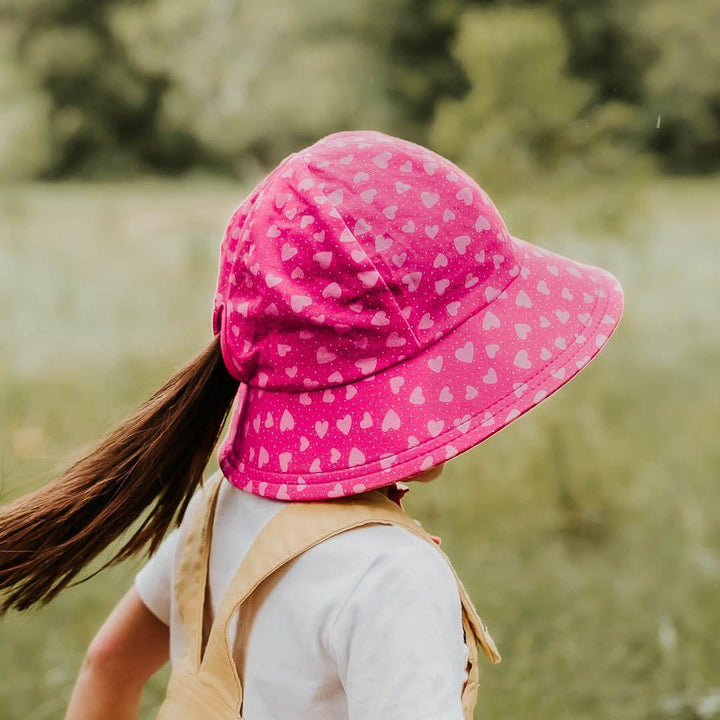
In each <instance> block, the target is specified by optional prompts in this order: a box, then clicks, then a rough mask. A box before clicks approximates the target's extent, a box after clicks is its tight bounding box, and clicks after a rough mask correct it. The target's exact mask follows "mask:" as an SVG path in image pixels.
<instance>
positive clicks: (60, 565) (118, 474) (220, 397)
mask: <svg viewBox="0 0 720 720" xmlns="http://www.w3.org/2000/svg"><path fill="white" fill-rule="evenodd" d="M238 386H239V383H238V381H237V380H236V379H235V378H233V377H232V376H231V375H230V374H229V373H228V371H227V369H226V367H225V365H224V363H223V358H222V353H221V349H220V339H219V336H216V337H215V339H214V340H213V341H212V342H211V343H210V344H209V345H208V346H207V347H206V348H205V349H204V350H203V351H202V352H200V353H199V354H198V355H197V356H196V357H194V358H193V359H192V360H190V361H189V362H187V363H186V364H185V365H184V366H183V367H182V368H181V369H180V370H179V371H178V372H177V373H176V374H175V375H173V376H172V377H171V378H170V379H169V380H168V381H167V382H166V383H165V384H164V385H163V386H162V387H161V388H160V389H159V390H158V391H157V392H156V393H155V394H154V395H152V397H150V398H149V399H148V400H146V401H145V402H144V403H143V404H142V405H141V406H140V407H139V408H138V409H137V410H135V411H134V412H133V413H132V414H131V415H130V416H129V417H127V418H126V419H125V420H123V421H122V422H121V423H120V424H119V425H118V426H117V427H116V428H115V429H114V430H112V431H110V432H109V433H108V434H107V435H106V436H105V437H103V438H102V439H101V440H100V441H99V442H98V443H97V444H96V445H95V446H94V448H93V449H92V450H91V451H90V452H89V453H88V454H87V455H85V456H84V457H83V458H81V459H80V460H78V461H77V462H75V463H73V464H72V465H71V466H70V467H69V468H68V469H67V470H65V472H63V473H62V474H61V475H60V476H59V477H57V478H56V479H55V480H53V481H52V482H50V483H49V484H47V485H45V486H44V487H41V488H40V489H39V490H36V491H35V492H32V493H29V494H27V495H25V496H23V497H21V498H19V499H18V500H15V501H14V502H12V503H10V504H9V505H7V506H6V507H3V508H0V594H1V595H2V596H3V601H2V603H1V604H0V613H5V612H6V611H7V610H9V609H11V608H14V609H17V610H26V609H28V608H29V607H31V606H32V605H34V604H36V603H40V604H43V605H44V604H46V603H47V602H49V601H50V600H52V599H53V598H54V597H55V596H56V595H57V594H58V593H59V592H60V591H61V590H63V589H64V588H65V587H67V586H68V584H69V583H70V580H72V578H73V577H75V575H77V573H78V572H79V571H80V570H81V569H82V568H83V567H85V566H86V565H87V564H88V563H89V562H90V561H91V560H93V559H94V558H95V557H96V556H97V555H98V554H99V553H100V552H102V551H103V550H104V549H105V548H106V547H107V546H108V545H110V543H111V542H113V541H114V540H116V539H117V538H118V537H120V536H121V535H122V534H123V533H124V532H125V531H126V530H127V529H128V528H129V527H130V526H131V525H132V524H133V523H134V522H135V521H136V520H137V519H138V518H140V517H141V516H142V514H143V513H144V512H145V511H146V510H148V509H149V512H148V514H147V517H146V518H145V519H144V520H143V522H142V523H141V524H140V525H139V527H138V529H137V530H136V531H135V532H134V534H133V535H132V537H130V539H129V540H128V541H127V542H126V543H125V544H124V545H123V546H122V547H121V548H120V549H119V550H118V551H117V552H116V553H115V554H114V555H113V556H112V557H111V559H110V560H108V562H107V563H105V564H104V565H103V566H102V567H101V568H100V569H99V570H97V571H96V572H95V573H93V575H96V574H97V573H98V572H100V571H101V570H104V569H105V568H106V567H109V566H111V565H115V564H117V563H119V562H122V561H123V560H125V559H127V558H129V557H131V556H132V555H134V554H136V553H138V552H139V551H141V550H142V549H143V548H144V547H145V546H146V545H149V553H152V552H154V551H155V550H156V549H157V547H158V545H159V544H160V542H161V541H162V539H163V537H164V535H165V533H166V532H167V530H168V528H169V527H170V525H171V523H172V521H173V518H174V517H175V516H176V514H177V519H176V523H175V524H176V525H177V524H179V523H180V521H181V520H182V517H183V515H184V513H185V510H186V509H187V505H188V503H189V501H190V498H191V497H192V495H193V493H194V491H195V489H196V488H197V486H198V484H199V483H201V481H202V478H203V472H204V470H205V466H206V465H207V462H208V459H209V458H210V454H211V453H212V451H213V448H214V447H215V444H216V442H217V440H218V437H219V435H220V432H221V430H222V428H223V425H224V422H225V419H226V417H227V414H228V412H229V410H230V407H231V405H232V400H233V398H234V396H235V394H236V392H237V390H238ZM151 506H152V507H151ZM93 575H91V576H90V577H93ZM87 579H89V578H85V580H87ZM83 582H84V580H83Z"/></svg>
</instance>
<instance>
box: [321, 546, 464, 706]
mask: <svg viewBox="0 0 720 720" xmlns="http://www.w3.org/2000/svg"><path fill="white" fill-rule="evenodd" d="M413 540H416V542H414V543H412V544H408V545H403V546H402V547H399V548H398V547H389V548H387V549H385V550H383V551H382V552H381V554H380V555H379V556H378V557H376V559H375V561H374V562H373V563H372V564H371V565H370V567H369V568H368V570H367V571H366V572H365V573H364V574H363V576H362V577H361V579H360V581H359V582H358V583H357V585H356V586H355V587H354V589H353V590H352V592H351V593H350V595H349V596H348V598H347V600H346V601H345V603H344V605H343V606H342V608H341V610H340V611H339V613H338V615H337V617H336V620H335V622H334V624H333V626H332V628H331V630H330V631H329V633H328V644H329V648H328V649H329V652H330V654H331V655H333V656H334V658H335V660H336V662H337V666H338V672H339V675H340V680H341V682H342V684H343V687H344V688H345V692H346V695H347V702H348V713H349V718H350V720H377V719H378V718H383V720H463V709H462V700H461V697H462V688H463V684H464V682H465V679H466V677H467V673H466V664H467V657H468V655H467V646H466V645H465V641H464V636H463V628H462V605H461V602H460V595H459V592H458V588H457V580H456V579H455V575H454V574H453V571H452V569H451V568H450V567H449V565H448V562H447V560H446V559H445V558H444V557H443V556H442V555H441V554H440V553H438V552H437V551H436V550H435V549H434V548H432V547H430V546H429V545H427V543H426V542H425V541H423V540H421V539H419V538H417V539H415V538H413Z"/></svg>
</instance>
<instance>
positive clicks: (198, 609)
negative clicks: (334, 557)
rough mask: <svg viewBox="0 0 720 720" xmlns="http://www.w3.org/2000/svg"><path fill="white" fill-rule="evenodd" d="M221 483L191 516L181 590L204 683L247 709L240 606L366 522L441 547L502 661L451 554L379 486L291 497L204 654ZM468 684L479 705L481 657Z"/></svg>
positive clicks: (469, 611) (245, 568)
mask: <svg viewBox="0 0 720 720" xmlns="http://www.w3.org/2000/svg"><path fill="white" fill-rule="evenodd" d="M221 482H222V475H220V474H219V473H217V474H216V475H214V476H211V477H210V478H209V479H208V480H207V481H206V485H208V486H209V488H206V490H205V492H208V491H209V492H210V496H209V498H208V500H207V502H206V503H205V506H204V511H203V512H197V513H194V516H193V518H191V519H190V523H189V525H190V526H189V528H188V534H187V536H186V541H185V547H184V549H183V550H182V551H181V552H182V555H181V560H180V564H179V568H178V575H177V583H176V593H177V602H178V609H179V611H180V617H181V619H182V623H183V630H184V632H185V637H186V639H187V642H186V652H187V653H189V660H190V662H191V665H192V667H193V668H194V671H195V672H196V673H197V674H198V675H199V676H201V678H202V679H203V682H204V683H207V684H209V685H212V686H213V687H214V688H215V690H216V692H217V693H218V695H220V697H222V699H223V701H224V702H225V703H227V704H228V705H229V706H230V707H234V706H236V707H237V708H238V710H239V709H240V706H241V703H242V687H241V683H240V679H239V678H238V675H237V669H236V667H235V663H234V660H233V657H232V649H231V648H230V645H229V643H228V639H227V633H228V629H229V625H230V622H231V619H232V617H233V615H234V613H235V611H236V610H237V609H238V608H239V606H240V605H241V604H242V603H243V602H244V601H245V599H246V598H247V597H248V596H249V595H250V594H251V593H252V592H253V591H254V590H255V589H256V588H257V587H258V586H259V585H260V583H262V582H263V580H265V579H266V578H268V577H269V576H270V575H272V573H273V572H275V571H276V570H278V569H279V568H280V567H282V566H283V565H285V564H286V563H287V562H289V561H290V560H292V559H294V558H295V557H298V556H299V555H301V554H302V553H303V552H305V551H306V550H308V549H309V548H311V547H313V546H315V545H317V544H318V543H320V542H322V541H323V540H325V539H327V538H329V537H331V536H333V535H336V534H338V533H340V532H344V531H346V530H349V529H351V528H354V527H360V526H362V525H369V524H376V523H380V524H392V525H402V526H404V527H406V528H407V529H408V530H410V531H411V532H413V533H414V534H415V535H417V536H419V537H421V538H423V539H424V540H426V541H427V542H429V543H431V544H432V546H433V547H434V548H436V549H437V550H438V551H439V552H441V553H442V554H443V556H444V557H445V558H446V560H447V562H448V564H449V565H450V567H451V568H452V569H453V573H454V575H455V578H456V580H457V583H458V589H459V592H460V597H461V601H462V605H463V610H464V612H463V627H464V629H465V631H466V634H467V632H468V631H470V632H471V634H472V636H473V638H467V639H468V644H470V643H471V642H472V640H473V639H474V640H475V641H476V642H478V643H479V644H480V646H481V647H482V649H483V651H484V652H485V654H486V656H487V657H488V658H489V659H490V660H491V662H493V663H497V662H500V655H499V653H498V651H497V648H496V647H495V643H494V642H493V640H492V637H491V636H490V634H489V632H488V631H487V628H486V627H485V625H484V624H483V622H482V620H480V618H479V616H478V615H477V612H476V610H475V608H474V606H473V604H472V602H471V600H470V597H469V596H468V594H467V592H466V591H465V588H464V586H463V584H462V582H461V581H460V579H459V577H458V576H457V573H456V572H455V569H454V568H453V566H452V563H450V561H449V559H448V558H447V555H445V553H444V552H443V551H442V550H441V549H440V548H439V547H438V546H437V545H436V544H435V542H434V541H433V539H432V537H431V536H430V535H429V534H428V533H427V532H425V530H423V529H422V527H421V526H420V525H419V523H418V522H417V521H416V520H414V519H413V518H411V517H410V516H409V515H408V514H407V513H406V512H405V511H404V510H403V509H402V508H400V507H399V506H398V505H397V503H395V502H393V501H392V500H391V499H390V498H388V497H387V496H386V495H384V494H383V493H381V492H373V491H371V492H367V493H363V494H362V495H359V496H350V497H345V498H338V499H336V500H328V501H311V502H291V503H288V504H287V506H286V507H284V508H282V509H281V510H280V511H279V512H277V513H276V514H275V515H274V516H273V517H272V518H271V519H270V520H269V521H268V523H267V524H266V525H265V526H264V527H263V529H262V530H261V531H260V533H259V534H258V536H257V538H256V539H255V541H254V543H253V544H252V546H251V548H250V550H249V551H248V552H247V554H246V555H245V557H244V558H243V560H242V562H241V563H240V566H239V568H238V570H237V571H236V573H235V575H234V576H233V579H232V580H231V582H230V585H229V587H228V590H227V591H226V593H225V595H224V596H223V599H222V601H221V603H220V607H219V609H218V612H217V615H216V617H215V619H214V622H213V623H212V626H211V628H210V632H209V636H208V640H207V646H206V648H205V652H204V653H203V652H202V644H203V643H202V641H203V637H202V634H203V631H202V625H203V623H202V621H203V610H204V599H205V587H206V584H207V571H208V558H209V547H210V537H211V533H212V518H213V515H214V508H215V504H216V503H217V495H218V491H219V488H220V484H221ZM468 685H469V686H470V687H469V690H471V691H472V692H471V693H469V694H470V695H472V701H473V703H472V704H474V697H475V696H474V693H475V692H476V685H477V667H476V663H473V667H471V670H470V677H469V678H468ZM463 702H464V705H466V704H468V703H469V702H470V700H469V699H468V700H467V701H466V698H465V697H464V698H463Z"/></svg>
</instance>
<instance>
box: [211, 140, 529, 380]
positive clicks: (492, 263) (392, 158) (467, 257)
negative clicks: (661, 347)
mask: <svg viewBox="0 0 720 720" xmlns="http://www.w3.org/2000/svg"><path fill="white" fill-rule="evenodd" d="M520 271H521V268H520V267H519V264H518V262H517V259H516V253H515V247H514V244H513V241H512V239H511V238H510V235H509V234H508V231H507V228H506V227H505V223H504V221H503V219H502V217H501V216H500V214H499V212H498V211H497V209H496V208H495V206H494V204H493V203H492V201H491V200H490V198H489V197H488V196H487V194H486V193H485V192H484V191H483V190H482V188H481V187H480V186H479V185H478V184H477V183H476V182H475V181H474V180H473V179H472V178H471V177H470V176H469V175H467V174H466V173H465V172H464V171H462V170H461V169H460V168H458V167H457V166H456V165H454V164H453V163H451V162H450V161H449V160H447V159H445V158H443V157H442V156H439V155H437V154H436V153H433V152H432V151H430V150H428V149H426V148H424V147H421V146H419V145H416V144H414V143H411V142H409V141H405V140H401V139H399V138H394V137H392V136H389V135H385V134H384V133H380V132H376V131H346V132H339V133H334V134H332V135H328V136H326V137H324V138H322V139H321V140H319V141H318V142H316V143H315V144H314V145H311V146H310V147H308V148H305V149H304V150H301V151H299V152H297V153H294V154H292V155H290V156H288V157H287V158H285V160H283V161H282V162H281V163H280V164H279V165H278V166H277V167H276V168H275V170H274V171H273V172H272V173H270V174H269V175H268V176H267V177H266V178H265V179H264V180H263V181H262V182H261V183H260V184H259V185H258V186H257V187H256V188H255V189H254V190H253V191H252V192H251V193H250V194H249V195H248V197H247V198H246V199H245V200H244V201H243V203H242V204H241V205H240V206H239V207H238V208H237V209H236V211H235V212H234V213H233V215H232V217H231V219H230V221H229V223H228V225H227V228H226V231H225V235H224V238H223V243H222V248H221V255H220V264H219V276H218V287H217V292H216V295H215V311H214V315H213V330H214V332H215V333H221V334H222V338H221V339H222V343H223V355H224V357H225V362H226V364H227V365H228V369H229V371H230V372H231V373H232V374H233V375H234V376H235V377H237V378H238V379H240V380H242V381H243V382H246V383H248V384H250V385H256V386H259V387H262V388H267V389H284V390H290V391H303V390H317V389H322V388H331V387H332V386H335V385H340V384H346V383H349V382H353V381H355V380H360V379H363V378H371V377H372V376H373V375H374V374H375V373H377V372H380V371H381V370H384V369H386V368H388V367H390V366H391V365H393V364H395V363H397V362H400V361H402V360H404V359H406V358H408V357H411V356H412V355H415V354H417V353H418V352H420V351H422V350H424V349H426V348H428V347H429V346H431V345H432V344H433V342H435V341H437V340H438V339H439V338H441V337H443V336H445V335H447V334H448V333H450V332H451V331H452V330H453V329H454V328H455V327H456V326H458V325H459V324H461V323H462V322H463V321H465V320H467V318H468V317H469V316H470V315H473V314H475V313H477V312H479V311H481V310H483V309H484V308H485V307H487V305H488V304H490V303H491V302H492V301H493V300H494V299H495V298H496V297H498V296H499V295H501V293H502V292H503V291H504V289H505V288H506V287H507V285H508V284H509V283H510V282H511V281H512V280H513V278H515V277H517V275H518V274H519V273H520Z"/></svg>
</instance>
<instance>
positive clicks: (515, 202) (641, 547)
mask: <svg viewBox="0 0 720 720" xmlns="http://www.w3.org/2000/svg"><path fill="white" fill-rule="evenodd" d="M243 195H244V188H240V187H237V186H235V185H232V184H230V183H227V182H223V183H220V182H215V181H211V180H195V181H193V182H189V181H186V182H181V183H170V182H160V181H153V180H147V181H143V182H133V183H127V184H97V185H81V184H74V183H69V184H63V185H56V186H53V185H46V184H33V185H25V186H9V187H8V186H6V187H4V188H2V189H1V190H0V238H1V240H0V317H1V318H2V335H1V336H0V337H1V339H0V452H1V455H0V477H1V479H2V489H1V495H0V502H7V501H9V500H11V499H12V498H14V497H17V496H18V495H20V494H22V493H24V492H27V491H29V490H30V489H34V488H35V487H37V486H38V485H40V484H43V483H44V482H47V481H48V480H49V479H50V478H51V477H52V476H53V472H54V471H56V470H59V469H60V468H62V467H64V466H65V465H66V464H67V463H69V462H70V460H71V459H72V458H74V457H76V456H77V455H78V454H80V453H81V452H82V451H83V449H84V448H87V447H88V446H89V445H91V444H92V443H93V442H94V441H95V439H96V438H97V437H98V436H99V435H100V434H101V433H103V432H104V431H105V430H106V429H108V428H109V427H110V426H112V425H114V424H115V423H116V422H117V421H119V420H120V419H121V418H122V417H123V416H124V415H126V414H127V413H128V412H130V411H131V410H132V409H133V408H135V407H136V406H137V405H138V404H139V403H140V402H141V401H142V400H144V399H145V398H146V397H147V396H149V395H150V394H151V393H152V392H153V391H154V390H155V389H157V387H159V386H160V385H161V384H162V383H163V382H164V380H165V379H166V378H167V377H169V376H170V375H171V374H172V373H173V372H174V371H175V370H176V369H177V368H178V367H179V366H180V365H181V364H183V363H184V362H185V361H186V360H187V359H189V358H190V357H191V356H192V355H194V354H195V353H196V352H198V351H199V350H200V349H201V348H202V347H203V346H204V345H205V344H206V343H207V342H209V340H210V339H211V337H212V336H211V330H210V317H211V309H212V297H213V292H214V289H215V279H216V268H217V251H218V248H219V244H220V240H221V236H222V232H223V230H224V227H225V223H226V221H227V220H228V219H229V217H230V214H231V213H232V211H233V209H234V208H235V206H236V205H237V204H239V202H240V201H241V200H242V198H243ZM718 197H720V179H717V178H716V179H705V180H682V181H680V180H675V181H671V180H663V181H657V182H653V183H651V184H649V185H648V186H647V187H643V188H640V189H638V190H637V192H636V193H634V194H633V195H629V196H628V204H629V205H630V207H628V208H627V211H626V212H625V213H624V214H622V216H621V217H620V219H618V218H615V219H614V221H613V224H612V225H608V224H607V223H604V222H602V221H601V220H598V219H595V220H592V218H590V219H589V216H588V215H587V213H586V212H585V208H587V207H591V206H592V204H593V196H592V194H591V191H586V192H585V193H584V195H583V196H582V197H580V196H577V197H576V196H570V197H568V196H567V195H561V194H555V195H553V194H551V193H550V192H548V195H547V197H543V198H536V199H535V200H533V202H532V203H529V202H528V201H526V200H525V199H524V198H521V197H517V198H513V199H512V200H511V201H507V202H505V203H500V202H498V205H499V206H500V207H501V209H502V210H503V214H504V216H505V219H506V221H507V223H508V226H509V228H510V231H511V232H512V233H513V234H516V235H519V236H521V237H524V238H525V239H527V240H530V241H532V242H536V243H538V244H540V245H543V246H546V247H548V248H550V249H553V250H556V251H558V252H562V253H566V254H570V255H572V256H573V257H576V258H577V259H579V260H582V261H584V262H589V263H593V264H599V265H602V266H604V267H607V268H608V269H610V270H611V271H612V272H613V273H614V274H615V275H617V277H618V278H619V279H620V281H621V283H622V284H623V287H624V289H625V297H626V310H625V314H624V316H623V320H622V322H621V325H620V327H619V328H618V330H617V332H616V334H615V335H614V337H613V338H612V340H611V341H610V343H609V345H608V347H607V348H606V349H605V350H604V351H603V352H602V353H601V354H600V356H598V358H597V359H596V360H595V361H593V363H591V364H590V366H589V367H588V368H587V369H585V370H584V371H583V372H582V373H581V374H580V375H579V376H578V377H577V378H575V379H573V381H572V382H570V383H569V384H568V386H567V387H565V388H563V389H562V390H561V391H560V392H558V393H557V394H555V395H553V397H552V398H550V399H548V400H547V401H546V402H544V403H542V404H541V405H540V406H539V408H537V409H534V410H533V411H531V412H530V413H528V414H527V415H526V416H524V417H523V418H521V419H519V420H518V421H517V422H516V423H513V425H512V426H510V427H508V428H507V429H505V430H504V431H502V432H500V433H498V434H497V435H495V436H493V437H492V438H490V439H489V440H487V441H486V442H485V443H483V444H481V445H480V446H479V447H477V448H475V449H473V450H472V451H470V452H467V453H464V454H463V455H461V456H460V457H458V458H456V459H454V460H452V461H451V462H450V463H448V465H447V466H446V469H445V471H444V473H443V476H442V477H441V478H440V479H438V480H436V481H435V482H434V483H432V484H430V485H427V486H424V485H418V486H417V487H415V486H413V491H412V492H411V493H410V495H409V496H408V498H407V500H406V503H405V504H406V507H407V508H408V510H409V511H410V512H411V513H413V514H415V515H416V516H417V517H418V518H420V519H421V521H422V522H423V525H424V526H425V527H426V528H427V529H428V530H430V531H431V532H435V533H438V534H440V535H441V536H442V538H443V549H444V550H445V551H446V552H447V553H448V555H449V556H450V557H451V558H452V560H453V562H454V564H455V566H456V568H457V570H458V573H459V574H460V576H461V577H462V578H463V580H464V581H465V585H466V586H467V588H468V590H469V591H470V594H471V596H472V597H473V599H474V601H475V604H476V606H477V608H478V610H479V612H480V614H481V615H482V616H483V619H484V620H485V621H486V622H487V623H488V625H489V627H490V629H491V632H492V633H493V635H494V637H495V639H496V641H497V643H498V646H499V648H500V651H501V653H502V654H503V658H504V659H503V662H502V664H500V665H499V666H497V667H492V666H491V665H490V664H489V663H487V664H486V665H484V666H482V668H481V683H482V685H481V690H480V695H479V701H478V708H477V712H476V717H477V718H503V720H515V719H517V720H521V719H522V720H529V719H532V720H570V719H572V720H577V719H578V718H581V719H585V718H587V719H588V720H600V719H601V718H602V719H603V720H606V719H607V718H619V719H621V720H635V719H640V718H642V719H649V718H680V719H683V720H686V719H687V720H691V719H695V718H702V719H706V718H720V641H719V639H718V635H719V632H720V600H719V598H720V522H718V518H719V517H720V491H719V490H718V476H719V475H720V443H718V441H717V432H718V428H719V427H720V382H719V381H718V371H720V300H719V299H718V295H719V294H720V292H719V291H720V283H719V282H718V275H719V274H720V222H719V221H720V209H719V206H718V203H717V199H718ZM608 228H612V229H608ZM215 467H216V465H215V464H214V461H213V464H212V465H211V467H209V468H208V472H209V471H211V470H213V469H214V468H215ZM143 561H144V560H143V559H142V558H138V559H137V561H136V562H132V563H127V564H125V565H123V566H120V567H117V568H113V569H111V570H107V571H105V572H104V573H103V574H101V575H99V576H97V577H95V578H93V579H91V580H90V581H89V582H87V583H83V584H81V585H79V586H77V587H75V588H71V589H69V590H67V591H65V592H64V593H63V594H62V595H61V596H60V597H59V598H58V599H57V600H55V601H54V602H52V603H51V604H50V605H48V606H47V607H44V608H42V609H39V610H35V611H31V612H29V613H25V614H10V615H7V616H5V617H3V618H0V720H50V719H51V718H60V717H62V715H63V712H64V709H65V706H66V703H67V700H68V698H69V694H70V691H71V689H72V685H73V683H74V679H75V675H76V673H77V670H78V668H79V665H80V663H81V661H82V657H83V653H84V650H85V648H86V646H87V644H88V643H89V641H90V640H91V638H92V636H93V634H94V632H95V631H96V630H97V628H98V627H99V625H100V624H101V622H102V620H103V618H104V617H105V616H106V615H107V613H108V612H109V611H110V610H111V608H112V607H113V605H114V603H115V602H116V601H117V600H118V599H119V597H120V596H121V595H122V594H123V593H124V592H125V590H126V588H127V587H128V585H129V584H130V583H131V582H132V577H133V574H134V572H135V571H137V569H138V568H139V567H140V566H141V564H142V563H143ZM91 570H92V568H91ZM168 670H169V668H167V667H166V668H164V669H163V670H162V671H161V672H159V673H158V674H157V675H156V676H155V677H154V678H153V679H152V681H151V682H150V684H149V685H148V688H147V691H146V694H145V698H144V706H143V714H142V717H143V718H152V717H154V711H155V710H156V709H157V706H158V704H159V702H160V699H161V698H162V694H163V691H164V684H165V682H166V681H167V677H168Z"/></svg>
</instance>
